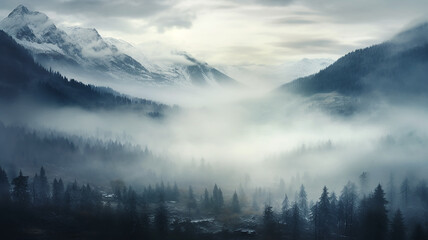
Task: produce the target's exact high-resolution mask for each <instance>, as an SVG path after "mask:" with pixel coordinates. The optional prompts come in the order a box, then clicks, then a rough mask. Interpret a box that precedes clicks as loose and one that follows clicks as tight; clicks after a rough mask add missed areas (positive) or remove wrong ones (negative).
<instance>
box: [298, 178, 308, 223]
mask: <svg viewBox="0 0 428 240" xmlns="http://www.w3.org/2000/svg"><path fill="white" fill-rule="evenodd" d="M298 206H299V209H300V212H301V213H302V215H303V217H307V216H308V213H309V210H308V198H307V194H306V191H305V186H303V184H302V185H301V186H300V192H299V199H298Z"/></svg>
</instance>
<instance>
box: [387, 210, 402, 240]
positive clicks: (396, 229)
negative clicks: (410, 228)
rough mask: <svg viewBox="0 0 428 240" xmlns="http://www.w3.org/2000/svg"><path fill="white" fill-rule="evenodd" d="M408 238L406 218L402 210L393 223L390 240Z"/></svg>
mask: <svg viewBox="0 0 428 240" xmlns="http://www.w3.org/2000/svg"><path fill="white" fill-rule="evenodd" d="M405 238H406V230H405V226H404V218H403V215H402V214H401V211H400V209H398V210H397V211H396V212H395V215H394V218H393V219H392V223H391V231H390V235H389V239H390V240H404V239H405Z"/></svg>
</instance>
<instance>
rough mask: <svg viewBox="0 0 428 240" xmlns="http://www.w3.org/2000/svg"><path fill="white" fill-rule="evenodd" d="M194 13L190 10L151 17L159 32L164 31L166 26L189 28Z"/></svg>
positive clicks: (194, 16) (193, 18)
mask: <svg viewBox="0 0 428 240" xmlns="http://www.w3.org/2000/svg"><path fill="white" fill-rule="evenodd" d="M195 18H196V15H195V14H192V13H190V12H184V13H181V14H167V15H162V16H159V17H156V18H155V19H153V25H156V26H157V28H158V31H159V32H164V31H165V30H166V29H168V28H174V27H175V28H190V27H191V26H192V22H193V20H195Z"/></svg>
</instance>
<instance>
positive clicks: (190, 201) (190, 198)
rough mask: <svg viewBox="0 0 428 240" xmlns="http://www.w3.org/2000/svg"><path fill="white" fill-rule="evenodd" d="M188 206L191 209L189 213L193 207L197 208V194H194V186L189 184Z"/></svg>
mask: <svg viewBox="0 0 428 240" xmlns="http://www.w3.org/2000/svg"><path fill="white" fill-rule="evenodd" d="M187 208H188V209H189V213H190V211H191V210H192V209H196V208H197V203H196V199H195V195H194V194H193V189H192V186H189V192H188V195H187Z"/></svg>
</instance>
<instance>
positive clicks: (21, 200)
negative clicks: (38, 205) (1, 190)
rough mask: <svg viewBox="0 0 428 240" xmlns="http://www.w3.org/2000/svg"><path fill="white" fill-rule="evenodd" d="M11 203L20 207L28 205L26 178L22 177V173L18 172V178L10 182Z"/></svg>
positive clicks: (28, 192)
mask: <svg viewBox="0 0 428 240" xmlns="http://www.w3.org/2000/svg"><path fill="white" fill-rule="evenodd" d="M12 185H13V191H12V197H13V201H14V202H15V203H17V204H18V205H20V206H28V205H29V204H30V191H29V188H28V176H23V175H22V171H19V176H18V177H16V178H14V179H13V180H12Z"/></svg>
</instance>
